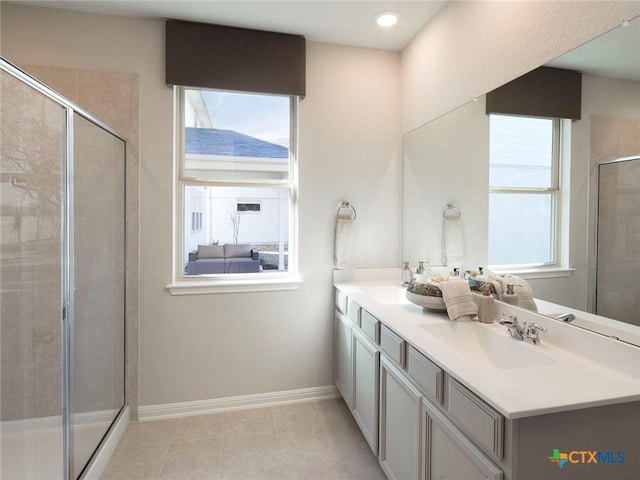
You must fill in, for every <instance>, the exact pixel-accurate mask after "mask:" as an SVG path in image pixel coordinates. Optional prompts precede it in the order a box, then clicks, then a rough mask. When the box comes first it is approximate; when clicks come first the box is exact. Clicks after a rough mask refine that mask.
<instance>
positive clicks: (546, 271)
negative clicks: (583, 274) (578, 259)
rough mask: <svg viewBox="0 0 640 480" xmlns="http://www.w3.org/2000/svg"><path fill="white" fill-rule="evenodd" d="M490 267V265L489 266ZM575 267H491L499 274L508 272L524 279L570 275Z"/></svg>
mask: <svg viewBox="0 0 640 480" xmlns="http://www.w3.org/2000/svg"><path fill="white" fill-rule="evenodd" d="M489 268H491V267H489ZM575 270H576V269H575V268H568V267H567V268H565V267H556V268H515V269H512V270H509V269H507V270H494V269H491V271H492V272H494V273H498V274H501V275H505V274H510V275H517V276H518V277H520V278H523V279H525V280H537V279H543V278H561V277H570V276H571V275H573V272H575Z"/></svg>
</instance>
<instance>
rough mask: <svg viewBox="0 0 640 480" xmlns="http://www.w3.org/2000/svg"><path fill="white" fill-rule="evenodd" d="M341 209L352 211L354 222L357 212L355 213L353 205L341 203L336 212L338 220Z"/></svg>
mask: <svg viewBox="0 0 640 480" xmlns="http://www.w3.org/2000/svg"><path fill="white" fill-rule="evenodd" d="M343 208H349V209H351V210H352V211H353V219H354V220H355V219H356V217H357V216H358V212H356V209H355V207H354V206H353V205H351V204H350V203H349V202H342V205H340V208H338V211H337V212H336V215H337V217H338V218H340V210H342V209H343Z"/></svg>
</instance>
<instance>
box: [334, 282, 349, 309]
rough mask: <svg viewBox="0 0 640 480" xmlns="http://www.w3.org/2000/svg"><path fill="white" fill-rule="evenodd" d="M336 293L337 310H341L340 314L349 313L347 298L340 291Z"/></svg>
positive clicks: (336, 290)
mask: <svg viewBox="0 0 640 480" xmlns="http://www.w3.org/2000/svg"><path fill="white" fill-rule="evenodd" d="M335 292H336V308H337V309H338V310H340V313H344V314H346V313H347V296H346V295H345V294H344V293H343V292H341V291H340V290H338V289H337V288H336V289H335Z"/></svg>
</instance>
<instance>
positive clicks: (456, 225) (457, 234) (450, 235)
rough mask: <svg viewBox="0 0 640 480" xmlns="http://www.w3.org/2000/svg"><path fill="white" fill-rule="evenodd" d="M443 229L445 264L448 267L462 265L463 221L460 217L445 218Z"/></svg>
mask: <svg viewBox="0 0 640 480" xmlns="http://www.w3.org/2000/svg"><path fill="white" fill-rule="evenodd" d="M442 229H443V230H442V236H443V243H444V245H443V249H444V258H445V264H446V265H447V267H462V265H463V263H464V245H463V241H462V221H461V220H460V218H456V219H453V220H444V225H443V227H442Z"/></svg>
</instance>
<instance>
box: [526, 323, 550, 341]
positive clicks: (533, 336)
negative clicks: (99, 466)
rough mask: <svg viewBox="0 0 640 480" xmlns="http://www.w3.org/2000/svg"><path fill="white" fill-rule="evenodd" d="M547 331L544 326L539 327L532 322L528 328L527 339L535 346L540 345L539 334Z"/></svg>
mask: <svg viewBox="0 0 640 480" xmlns="http://www.w3.org/2000/svg"><path fill="white" fill-rule="evenodd" d="M546 331H547V329H546V328H545V327H543V326H542V325H538V324H537V323H533V322H531V323H530V324H529V325H528V326H527V331H526V334H525V338H526V339H527V340H529V341H530V342H531V343H533V344H534V345H538V344H539V343H540V337H539V336H538V333H540V332H546Z"/></svg>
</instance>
